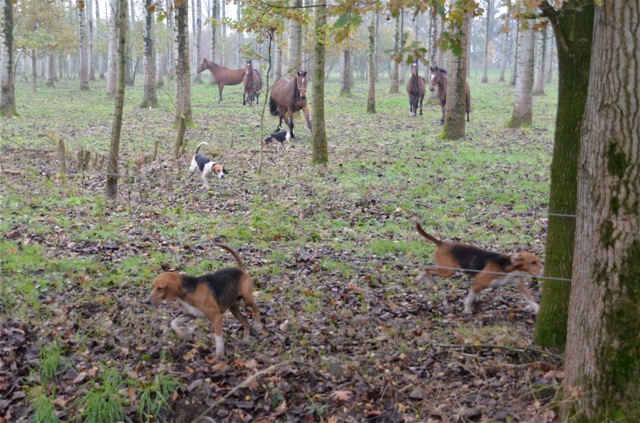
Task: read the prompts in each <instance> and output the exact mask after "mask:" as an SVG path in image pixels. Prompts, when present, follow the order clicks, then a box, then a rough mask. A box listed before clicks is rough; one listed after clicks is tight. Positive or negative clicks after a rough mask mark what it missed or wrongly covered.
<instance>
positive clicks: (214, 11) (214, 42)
mask: <svg viewBox="0 0 640 423" xmlns="http://www.w3.org/2000/svg"><path fill="white" fill-rule="evenodd" d="M212 3H213V4H212V5H211V6H212V7H211V19H213V22H214V24H213V27H212V28H211V50H210V55H211V60H212V61H214V62H215V63H220V62H219V61H218V57H217V55H218V31H220V28H219V26H220V25H219V19H220V3H219V2H218V0H213V2H212ZM198 65H200V62H198ZM214 81H215V77H214V76H213V72H209V83H210V84H213V83H214Z"/></svg>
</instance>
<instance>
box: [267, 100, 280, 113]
mask: <svg viewBox="0 0 640 423" xmlns="http://www.w3.org/2000/svg"><path fill="white" fill-rule="evenodd" d="M269 111H270V112H271V114H272V115H273V116H279V114H278V105H277V104H276V102H275V101H274V100H273V99H272V98H270V99H269Z"/></svg>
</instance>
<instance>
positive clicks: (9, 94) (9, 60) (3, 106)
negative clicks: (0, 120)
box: [0, 0, 18, 117]
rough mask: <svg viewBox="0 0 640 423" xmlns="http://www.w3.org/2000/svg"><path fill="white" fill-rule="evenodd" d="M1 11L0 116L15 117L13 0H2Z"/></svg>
mask: <svg viewBox="0 0 640 423" xmlns="http://www.w3.org/2000/svg"><path fill="white" fill-rule="evenodd" d="M1 1H2V11H1V12H0V13H1V14H0V24H2V25H0V28H2V37H1V38H0V66H1V69H0V116H4V117H13V116H16V115H17V114H18V112H17V110H16V95H15V75H14V72H13V66H14V62H13V0H1Z"/></svg>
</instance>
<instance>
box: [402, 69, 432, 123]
mask: <svg viewBox="0 0 640 423" xmlns="http://www.w3.org/2000/svg"><path fill="white" fill-rule="evenodd" d="M426 86H427V83H426V81H425V80H424V78H423V77H422V76H420V73H419V72H418V62H417V61H414V62H413V63H412V64H411V77H409V80H408V81H407V94H409V110H410V112H411V116H415V115H416V113H417V112H418V106H419V107H420V116H422V100H424V93H425V91H426V90H425V87H426Z"/></svg>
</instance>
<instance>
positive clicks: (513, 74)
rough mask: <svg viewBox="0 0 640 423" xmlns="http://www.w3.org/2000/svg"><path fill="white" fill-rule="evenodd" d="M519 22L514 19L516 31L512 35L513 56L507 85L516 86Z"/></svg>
mask: <svg viewBox="0 0 640 423" xmlns="http://www.w3.org/2000/svg"><path fill="white" fill-rule="evenodd" d="M520 36H521V35H520V21H519V20H517V19H516V30H515V32H514V34H513V49H514V50H513V56H511V60H513V63H511V79H510V81H509V85H516V77H517V75H518V57H519V56H520V51H519V47H520Z"/></svg>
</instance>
